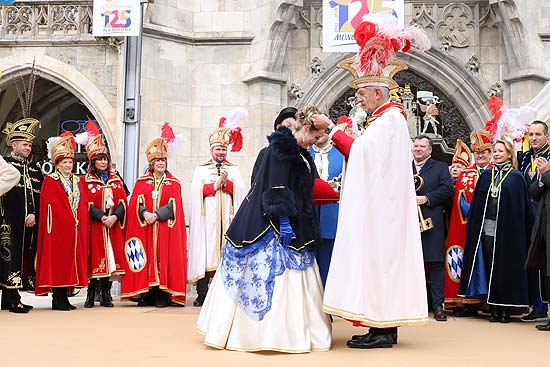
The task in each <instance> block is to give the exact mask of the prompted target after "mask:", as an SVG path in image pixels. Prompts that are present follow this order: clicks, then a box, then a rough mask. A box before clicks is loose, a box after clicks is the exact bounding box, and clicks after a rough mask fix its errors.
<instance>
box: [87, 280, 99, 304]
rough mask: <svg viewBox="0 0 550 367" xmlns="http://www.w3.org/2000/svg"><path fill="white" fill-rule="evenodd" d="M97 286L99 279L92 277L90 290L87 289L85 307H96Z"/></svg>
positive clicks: (89, 285) (89, 284)
mask: <svg viewBox="0 0 550 367" xmlns="http://www.w3.org/2000/svg"><path fill="white" fill-rule="evenodd" d="M96 288H97V279H95V278H92V279H90V282H89V283H88V290H87V291H86V302H84V307H85V308H92V307H94V301H95V290H96Z"/></svg>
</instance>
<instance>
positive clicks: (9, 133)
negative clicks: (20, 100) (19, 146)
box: [2, 118, 40, 145]
mask: <svg viewBox="0 0 550 367" xmlns="http://www.w3.org/2000/svg"><path fill="white" fill-rule="evenodd" d="M37 127H40V121H38V120H37V119H33V118H24V119H21V120H18V121H16V122H14V123H11V122H8V123H7V124H6V127H5V128H4V130H3V131H2V132H3V133H4V134H6V145H11V144H12V143H13V142H14V141H28V142H29V143H32V141H33V140H34V138H35V137H36V135H35V133H34V130H35V129H36V128H37Z"/></svg>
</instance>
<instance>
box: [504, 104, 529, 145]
mask: <svg viewBox="0 0 550 367" xmlns="http://www.w3.org/2000/svg"><path fill="white" fill-rule="evenodd" d="M501 111H502V116H500V119H499V120H498V122H497V131H496V133H495V136H494V140H495V141H496V140H498V139H500V138H501V137H502V135H503V134H504V133H508V134H510V135H512V137H513V138H514V140H515V141H518V142H519V141H521V140H522V139H523V137H524V135H525V133H526V132H527V130H529V124H530V123H531V122H532V121H533V120H535V119H536V116H537V110H536V109H534V108H533V107H529V106H523V107H520V108H507V107H503V108H502V109H501Z"/></svg>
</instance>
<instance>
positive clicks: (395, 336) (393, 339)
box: [351, 333, 397, 344]
mask: <svg viewBox="0 0 550 367" xmlns="http://www.w3.org/2000/svg"><path fill="white" fill-rule="evenodd" d="M367 335H369V333H366V334H363V335H359V334H358V335H353V336H352V337H351V340H359V339H363V338H366V337H367ZM391 339H392V343H393V344H397V333H392V334H391Z"/></svg>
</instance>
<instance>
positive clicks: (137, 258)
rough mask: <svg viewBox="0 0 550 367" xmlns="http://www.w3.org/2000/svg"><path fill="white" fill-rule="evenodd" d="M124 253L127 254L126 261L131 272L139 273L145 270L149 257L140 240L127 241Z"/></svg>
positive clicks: (131, 239) (133, 238)
mask: <svg viewBox="0 0 550 367" xmlns="http://www.w3.org/2000/svg"><path fill="white" fill-rule="evenodd" d="M124 253H125V254H126V261H128V266H129V268H130V270H131V271H133V272H138V271H141V270H143V269H144V268H145V264H147V257H146V255H145V248H144V247H143V244H142V243H141V240H140V239H139V238H136V237H132V238H130V239H129V240H128V241H126V243H125V244H124Z"/></svg>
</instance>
